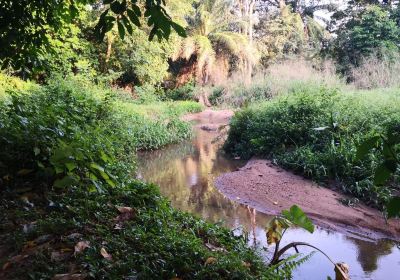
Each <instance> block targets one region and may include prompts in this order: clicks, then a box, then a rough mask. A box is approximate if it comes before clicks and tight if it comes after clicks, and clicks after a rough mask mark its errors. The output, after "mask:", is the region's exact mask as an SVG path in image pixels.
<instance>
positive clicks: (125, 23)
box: [122, 16, 133, 35]
mask: <svg viewBox="0 0 400 280" xmlns="http://www.w3.org/2000/svg"><path fill="white" fill-rule="evenodd" d="M122 22H123V24H124V26H125V28H126V30H127V31H128V33H129V34H130V35H132V32H133V28H132V25H131V23H130V22H129V20H128V18H127V17H126V16H122Z"/></svg>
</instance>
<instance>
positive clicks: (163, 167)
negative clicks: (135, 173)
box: [139, 127, 400, 280]
mask: <svg viewBox="0 0 400 280" xmlns="http://www.w3.org/2000/svg"><path fill="white" fill-rule="evenodd" d="M217 135H218V134H217V133H216V132H213V131H204V130H201V129H200V128H198V127H197V129H196V136H195V137H194V138H193V140H191V141H186V142H183V143H180V144H177V145H171V146H168V147H167V148H164V149H162V150H157V151H151V152H146V153H141V154H140V155H139V176H140V177H141V178H143V179H144V180H145V181H147V182H152V183H156V184H158V185H159V186H160V189H161V193H162V194H163V195H164V196H166V197H168V198H169V200H170V201H171V203H172V205H173V206H174V207H176V208H179V209H181V210H184V211H188V212H190V213H193V214H195V215H197V216H199V217H202V218H204V219H206V220H208V221H210V222H221V223H222V224H223V225H225V226H227V227H229V228H232V229H237V230H241V229H244V230H246V231H247V232H249V239H250V241H249V245H250V246H257V247H258V248H259V249H260V248H264V247H267V242H266V235H265V230H264V228H265V225H267V224H268V221H269V220H270V219H271V216H269V215H266V214H263V213H260V212H257V211H255V210H254V209H251V208H249V207H246V206H244V205H241V204H238V203H236V202H233V201H231V200H229V199H228V198H226V197H225V196H224V195H222V194H221V193H219V192H218V190H217V189H216V188H215V186H214V180H215V178H216V177H218V176H219V175H220V174H222V173H225V172H231V171H234V170H236V169H237V168H239V167H241V166H243V165H244V162H242V161H238V160H233V159H229V158H228V157H226V156H224V155H223V154H222V153H221V152H219V150H218V147H219V144H218V143H216V142H215V137H216V136H217ZM291 241H303V242H308V243H311V244H313V245H314V246H317V247H318V248H320V249H321V250H323V251H324V252H325V253H327V254H328V255H329V256H330V257H331V258H332V259H333V260H334V261H336V262H339V261H343V262H345V263H347V264H348V265H349V266H350V277H351V279H377V280H380V279H382V280H383V279H385V280H388V279H400V249H399V247H398V246H396V244H395V243H394V242H392V241H389V240H379V241H372V240H368V239H360V238H357V237H355V236H347V235H344V234H342V233H339V232H334V231H331V230H325V229H322V228H319V227H317V228H316V230H315V232H314V233H313V234H310V233H308V232H306V231H304V230H302V229H291V230H289V231H288V232H287V233H286V234H285V236H284V239H283V241H282V245H281V246H284V245H285V244H286V243H289V242H291ZM272 249H273V246H271V247H268V248H267V249H266V251H265V257H266V258H268V254H269V251H271V250H272ZM299 249H300V252H301V253H304V254H307V253H310V252H311V251H312V249H308V248H304V247H301V248H299ZM261 250H264V249H261ZM293 253H294V252H293ZM328 275H329V276H331V277H332V279H334V272H333V266H332V264H331V263H330V262H329V261H328V260H327V259H326V258H325V257H323V256H322V255H321V254H319V253H315V254H314V255H313V256H312V257H311V259H310V260H309V261H308V262H307V263H305V264H303V265H302V266H301V267H300V268H298V269H297V270H296V271H295V273H294V279H307V280H313V279H315V280H320V279H326V277H327V276H328Z"/></svg>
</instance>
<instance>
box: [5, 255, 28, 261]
mask: <svg viewBox="0 0 400 280" xmlns="http://www.w3.org/2000/svg"><path fill="white" fill-rule="evenodd" d="M27 257H29V256H28V255H16V256H14V257H12V258H11V259H10V262H13V263H15V262H20V261H22V260H23V259H26V258H27Z"/></svg>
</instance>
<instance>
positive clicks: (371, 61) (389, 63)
mask: <svg viewBox="0 0 400 280" xmlns="http://www.w3.org/2000/svg"><path fill="white" fill-rule="evenodd" d="M399 73H400V55H399V54H397V53H396V54H391V55H390V56H383V57H378V56H377V55H376V54H372V55H370V56H368V57H365V58H363V59H362V60H361V64H360V65H359V66H358V67H353V68H351V71H350V75H351V77H350V78H351V80H352V84H353V85H354V86H355V87H356V88H359V89H374V88H391V87H397V88H398V87H400V75H399Z"/></svg>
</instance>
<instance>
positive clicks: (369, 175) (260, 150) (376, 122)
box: [225, 85, 400, 207]
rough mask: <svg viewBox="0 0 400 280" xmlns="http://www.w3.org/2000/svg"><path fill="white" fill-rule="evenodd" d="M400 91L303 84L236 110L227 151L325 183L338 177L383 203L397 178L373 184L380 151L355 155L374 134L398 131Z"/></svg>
mask: <svg viewBox="0 0 400 280" xmlns="http://www.w3.org/2000/svg"><path fill="white" fill-rule="evenodd" d="M399 104H400V92H399V91H398V90H395V91H391V92H388V91H381V92H373V91H369V92H352V93H343V92H341V91H340V90H338V89H335V88H328V87H325V86H307V85H304V86H302V87H298V88H296V89H294V90H293V91H292V92H291V93H289V94H286V95H282V96H279V97H277V98H276V99H274V100H272V101H269V102H264V103H262V104H260V105H254V106H251V107H249V108H247V109H244V110H243V111H241V112H238V113H236V115H235V116H234V118H233V120H232V122H231V130H230V133H229V137H228V140H227V142H226V144H225V149H226V150H227V151H228V152H230V153H232V154H234V155H239V156H242V157H246V158H249V157H251V156H254V155H259V156H264V157H268V158H271V159H273V160H275V161H276V162H277V163H278V164H280V165H282V166H284V167H286V168H288V169H291V170H294V171H296V172H297V173H300V174H303V175H305V176H306V177H310V178H312V179H315V180H318V181H320V182H326V183H328V182H331V181H332V180H334V181H335V182H336V183H337V184H338V185H339V186H340V187H341V188H342V189H343V190H344V191H345V192H347V193H350V194H352V195H354V196H356V197H359V198H361V199H362V200H363V201H365V202H367V203H369V204H371V205H373V206H377V207H380V206H382V205H383V203H385V202H386V201H387V200H388V199H389V198H390V196H391V192H392V190H393V188H397V187H396V182H392V184H390V185H388V186H385V187H376V186H374V185H373V175H374V173H375V169H376V167H377V165H378V164H379V163H380V157H379V156H378V154H375V153H371V154H370V155H369V156H368V157H367V158H366V159H364V160H358V159H357V158H356V150H357V146H358V145H359V144H360V143H361V142H362V141H363V140H364V139H365V138H366V137H368V136H369V135H371V134H374V133H379V132H385V131H387V130H391V131H397V132H399V123H400V113H399V111H398V106H399Z"/></svg>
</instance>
